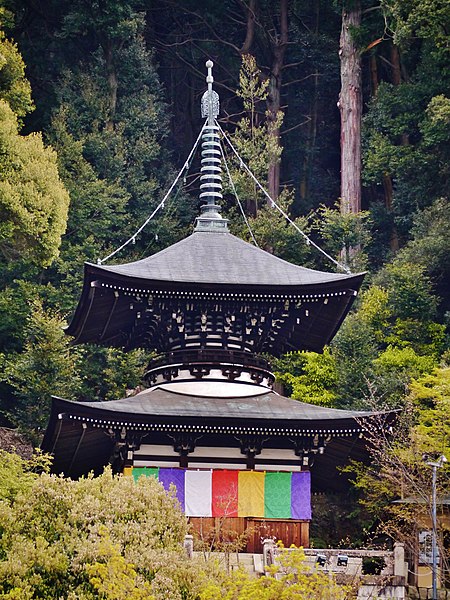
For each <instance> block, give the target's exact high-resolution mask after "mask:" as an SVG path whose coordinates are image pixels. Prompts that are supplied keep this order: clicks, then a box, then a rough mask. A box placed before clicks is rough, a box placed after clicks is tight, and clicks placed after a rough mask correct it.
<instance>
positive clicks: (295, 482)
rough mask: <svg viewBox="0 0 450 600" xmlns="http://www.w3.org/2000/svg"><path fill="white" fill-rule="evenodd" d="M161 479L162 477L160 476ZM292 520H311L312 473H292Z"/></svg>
mask: <svg viewBox="0 0 450 600" xmlns="http://www.w3.org/2000/svg"><path fill="white" fill-rule="evenodd" d="M160 477H161V475H160ZM291 485H292V488H291V518H292V519H306V520H310V519H311V473H310V472H309V471H301V472H299V473H298V472H296V473H292V483H291Z"/></svg>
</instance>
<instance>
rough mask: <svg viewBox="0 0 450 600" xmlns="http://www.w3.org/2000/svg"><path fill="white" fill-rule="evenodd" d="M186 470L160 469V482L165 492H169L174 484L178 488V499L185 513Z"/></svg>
mask: <svg viewBox="0 0 450 600" xmlns="http://www.w3.org/2000/svg"><path fill="white" fill-rule="evenodd" d="M184 473H185V470H184V469H165V468H160V469H159V482H160V483H162V485H163V487H164V489H165V490H167V491H169V488H170V484H171V483H173V484H174V485H175V486H176V488H177V494H176V496H177V499H178V502H179V503H180V505H181V509H182V510H183V511H184Z"/></svg>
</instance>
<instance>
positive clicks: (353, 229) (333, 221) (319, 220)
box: [314, 203, 370, 271]
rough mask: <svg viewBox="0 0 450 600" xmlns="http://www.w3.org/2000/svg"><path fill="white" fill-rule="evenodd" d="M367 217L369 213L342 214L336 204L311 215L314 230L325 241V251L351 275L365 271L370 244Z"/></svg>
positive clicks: (322, 206)
mask: <svg viewBox="0 0 450 600" xmlns="http://www.w3.org/2000/svg"><path fill="white" fill-rule="evenodd" d="M369 216H370V215H369V212H368V211H362V212H359V213H352V212H349V211H346V212H345V213H343V212H342V211H341V210H340V204H339V203H337V204H335V206H334V207H333V208H329V207H327V206H325V205H323V204H322V205H321V206H319V208H318V209H317V211H316V212H315V214H314V229H316V230H317V231H318V232H319V235H320V236H321V238H322V239H323V240H324V242H325V247H326V248H327V249H328V250H329V252H331V254H332V255H334V256H335V257H336V258H339V257H340V258H341V260H343V262H344V263H345V264H346V265H347V266H348V267H350V268H351V269H352V270H353V271H362V270H363V269H364V268H365V267H366V262H367V259H366V256H365V253H364V249H365V248H366V246H367V245H368V243H369V241H370V234H369V230H368V226H367V222H368V219H369Z"/></svg>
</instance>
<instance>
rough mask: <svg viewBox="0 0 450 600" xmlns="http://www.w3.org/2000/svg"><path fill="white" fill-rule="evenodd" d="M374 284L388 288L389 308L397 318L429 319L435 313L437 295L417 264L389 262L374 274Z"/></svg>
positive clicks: (422, 269)
mask: <svg viewBox="0 0 450 600" xmlns="http://www.w3.org/2000/svg"><path fill="white" fill-rule="evenodd" d="M375 283H377V284H378V285H380V286H381V287H383V288H385V289H387V290H388V291H389V295H388V300H389V304H390V307H391V310H393V311H395V313H394V314H395V316H396V317H398V318H399V319H408V318H411V319H421V320H423V321H431V320H433V318H434V317H435V316H436V305H437V298H436V297H435V296H434V294H433V292H432V286H431V281H430V278H429V277H428V276H427V275H426V273H425V269H424V267H422V266H421V265H418V264H416V263H405V262H402V263H397V262H393V263H391V264H388V265H386V267H385V268H384V269H383V270H382V271H381V272H380V273H379V274H378V275H377V277H376V278H375Z"/></svg>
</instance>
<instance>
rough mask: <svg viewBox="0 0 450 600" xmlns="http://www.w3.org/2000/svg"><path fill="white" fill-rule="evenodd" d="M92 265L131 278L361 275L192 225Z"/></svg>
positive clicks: (252, 281)
mask: <svg viewBox="0 0 450 600" xmlns="http://www.w3.org/2000/svg"><path fill="white" fill-rule="evenodd" d="M92 266H93V267H95V271H96V272H98V273H101V272H105V273H110V274H115V275H120V276H123V277H127V278H131V279H136V280H144V281H145V280H152V281H167V282H179V283H188V282H195V283H199V284H202V283H208V284H222V285H245V286H249V285H250V286H268V287H274V286H303V285H318V284H324V283H329V282H336V281H348V280H352V279H353V280H359V279H361V275H344V274H340V273H326V272H323V271H316V270H313V269H308V268H306V267H301V266H298V265H295V264H292V263H290V262H287V261H285V260H283V259H281V258H278V257H276V256H274V255H273V254H270V253H269V252H266V251H264V250H262V249H261V248H257V247H256V246H253V245H251V244H249V243H247V242H245V241H243V240H241V239H240V238H238V237H236V236H234V235H232V234H231V233H228V232H225V233H222V232H221V233H218V232H213V231H197V232H194V233H193V234H192V235H190V236H188V237H187V238H184V239H183V240H181V241H180V242H178V243H176V244H173V245H172V246H169V247H168V248H166V249H165V250H162V251H161V252H158V253H156V254H154V255H152V256H149V257H147V258H144V259H142V260H138V261H136V262H132V263H126V264H122V265H112V266H97V265H92Z"/></svg>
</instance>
